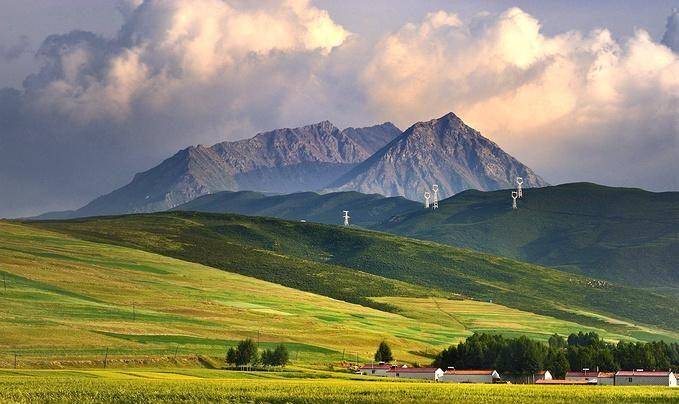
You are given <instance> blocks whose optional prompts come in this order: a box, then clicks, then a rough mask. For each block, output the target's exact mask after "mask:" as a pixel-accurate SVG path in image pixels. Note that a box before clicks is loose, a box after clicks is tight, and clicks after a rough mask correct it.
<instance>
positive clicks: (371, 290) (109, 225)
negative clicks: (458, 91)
mask: <svg viewBox="0 0 679 404" xmlns="http://www.w3.org/2000/svg"><path fill="white" fill-rule="evenodd" d="M28 225H30V226H32V227H37V228H42V229H47V230H52V231H58V232H62V233H65V234H69V235H71V236H73V237H77V238H82V239H86V240H89V241H95V242H102V243H107V244H116V245H121V246H125V247H129V248H135V249H141V250H144V251H148V252H152V253H156V254H161V255H165V256H169V257H173V258H177V259H182V260H185V261H190V262H195V263H201V264H203V265H207V266H211V267H214V268H219V269H223V270H226V271H230V272H236V273H239V274H241V275H245V276H251V277H254V278H258V279H261V280H265V281H270V282H275V283H278V284H281V285H284V286H288V287H293V288H295V289H300V290H304V291H308V292H312V293H317V294H321V295H324V296H328V297H333V298H336V299H341V300H345V301H348V302H353V303H359V304H362V305H366V306H370V307H374V308H378V309H385V310H391V309H393V308H390V307H385V306H384V303H379V304H378V302H377V301H375V300H372V298H374V297H379V296H408V295H409V296H413V297H422V296H427V295H429V294H432V293H434V294H438V295H441V294H445V293H448V294H451V293H452V294H457V295H460V296H465V297H468V298H474V299H478V300H489V299H492V301H493V302H494V303H496V304H500V305H503V306H506V307H510V308H513V309H517V310H522V311H529V312H534V313H537V314H540V315H546V316H551V317H555V318H558V319H561V320H567V321H573V322H577V323H580V324H584V325H589V326H595V327H599V328H605V329H608V330H612V331H615V332H618V333H625V334H627V335H634V336H643V335H646V336H648V332H647V331H643V329H644V327H645V326H644V324H646V325H652V326H655V327H661V328H665V329H667V330H670V331H671V332H675V331H676V330H677V329H679V315H678V314H679V308H677V306H676V304H674V301H672V300H671V299H669V298H667V297H665V296H662V295H659V294H654V293H650V292H647V291H643V290H639V289H633V288H629V287H624V286H620V285H618V284H615V283H610V282H602V281H597V280H596V279H592V278H589V277H584V276H578V275H573V274H568V273H565V272H561V271H558V270H554V269H549V268H545V267H540V266H536V265H532V264H526V263H521V262H517V261H513V260H510V259H506V258H500V257H496V256H490V255H487V254H483V253H478V252H474V251H470V250H464V249H458V248H453V247H450V246H446V245H441V244H436V243H432V242H428V241H419V240H413V239H407V238H402V237H397V236H393V235H389V234H383V233H376V232H372V231H365V230H358V229H348V228H343V227H338V226H328V225H322V224H314V223H300V222H287V221H282V220H278V219H269V218H252V217H244V216H236V215H225V214H210V213H195V212H168V213H157V214H148V215H130V216H121V217H101V218H92V219H77V220H71V221H48V222H29V223H28ZM635 324H636V325H635Z"/></svg>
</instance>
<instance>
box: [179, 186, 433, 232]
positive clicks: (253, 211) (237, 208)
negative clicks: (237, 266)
mask: <svg viewBox="0 0 679 404" xmlns="http://www.w3.org/2000/svg"><path fill="white" fill-rule="evenodd" d="M420 207H421V204H420V203H417V202H413V201H411V200H408V199H405V198H403V197H400V196H399V197H391V198H387V197H384V196H382V195H378V194H372V195H366V194H362V193H359V192H351V191H350V192H333V193H329V194H317V193H314V192H301V193H297V194H287V195H270V196H268V195H264V194H262V193H258V192H251V191H240V192H229V191H224V192H218V193H215V194H210V195H205V196H201V197H200V198H196V199H194V200H193V201H191V202H188V203H185V204H183V205H179V206H177V207H176V208H174V209H172V210H175V211H180V210H183V211H196V212H214V213H238V214H242V215H249V216H271V217H277V218H281V219H286V220H307V221H311V222H317V223H326V224H340V223H342V211H343V210H349V212H350V215H351V223H352V224H356V225H359V226H363V227H368V226H376V225H378V224H379V223H381V222H384V221H386V220H388V219H389V218H391V217H393V216H395V215H400V214H403V213H406V212H412V211H414V210H416V209H419V208H420Z"/></svg>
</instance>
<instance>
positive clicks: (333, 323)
mask: <svg viewBox="0 0 679 404" xmlns="http://www.w3.org/2000/svg"><path fill="white" fill-rule="evenodd" d="M0 272H2V274H3V278H4V280H5V282H6V284H7V289H6V290H4V289H3V288H2V285H0V300H1V301H2V305H0V326H1V327H2V331H3V332H2V333H0V365H2V366H5V367H12V366H13V365H14V364H13V361H14V353H18V354H19V356H18V366H19V367H27V366H46V367H64V366H65V367H72V366H101V362H102V361H103V358H104V357H105V355H106V353H105V352H106V349H107V348H108V350H109V352H108V353H109V356H110V357H109V358H108V360H109V366H144V365H146V366H151V365H154V361H150V360H149V361H143V360H141V361H134V360H132V359H128V360H122V359H119V358H120V357H127V358H139V357H158V358H160V357H165V358H166V359H167V358H168V357H171V358H172V359H171V360H170V359H168V360H166V361H165V362H164V363H157V366H168V365H173V364H174V365H175V366H176V365H181V364H182V363H183V362H189V363H186V365H187V366H189V365H195V361H193V362H191V361H190V360H189V359H188V358H189V357H195V355H196V354H200V355H206V356H209V357H212V364H214V365H215V366H219V365H221V362H220V361H219V358H220V357H222V356H223V353H224V351H225V349H226V347H228V346H231V345H234V344H235V343H236V341H237V340H239V339H242V338H245V337H251V338H254V339H258V340H259V341H260V342H261V344H262V346H263V347H266V346H269V345H273V344H275V343H277V342H285V343H286V344H288V347H289V349H290V351H291V356H292V359H293V361H296V362H299V363H309V362H312V363H324V364H325V363H328V362H333V361H334V362H339V361H341V360H342V358H343V357H344V359H346V360H349V359H351V360H354V359H355V357H356V354H358V355H359V359H361V360H365V359H369V358H370V356H371V354H372V352H373V351H374V349H375V346H376V345H377V344H378V343H379V342H380V341H381V340H383V339H385V340H387V341H389V342H390V343H391V344H392V346H393V347H394V350H395V354H396V356H397V358H399V359H401V360H408V361H420V362H427V361H428V360H429V359H428V358H426V357H423V356H422V353H425V354H426V353H427V352H429V353H433V352H434V351H435V350H437V349H441V348H443V347H446V346H448V345H449V344H452V343H456V342H457V341H459V340H461V339H463V338H465V337H466V336H468V335H470V334H471V333H472V332H474V331H488V332H496V333H503V334H507V335H515V334H527V335H537V334H539V336H540V337H541V338H545V337H546V336H547V335H549V334H551V333H554V332H560V333H568V332H573V331H578V330H590V329H591V328H588V327H583V326H580V325H578V324H576V323H571V322H566V321H562V320H558V319H555V318H551V317H547V316H537V315H535V314H533V313H528V312H522V311H518V310H514V309H509V308H506V307H503V306H500V305H495V304H493V305H490V304H487V303H481V302H475V301H471V300H464V301H462V300H449V299H444V298H436V300H435V301H436V302H437V303H436V304H437V305H439V306H442V307H443V309H444V310H445V311H447V312H450V313H453V312H455V315H456V316H457V318H458V319H457V320H452V319H451V318H450V317H447V316H440V315H438V314H439V312H438V311H436V310H433V311H432V307H430V306H431V305H432V301H433V300H432V298H405V297H404V298H393V297H388V298H376V300H378V301H381V302H383V303H388V304H389V305H391V306H393V307H395V308H397V310H396V312H394V313H392V312H385V311H380V310H376V309H373V308H368V307H364V306H360V305H356V304H351V303H347V302H342V301H339V300H335V299H331V298H328V297H324V296H320V295H316V294H312V293H307V292H302V291H299V290H295V289H291V288H286V287H283V286H280V285H276V284H272V283H269V282H265V281H261V280H258V279H254V278H251V277H247V276H242V275H238V274H234V273H230V272H226V271H221V270H217V269H214V268H210V267H207V266H203V265H200V264H194V263H189V262H185V261H181V260H177V259H172V258H167V257H164V256H160V255H157V254H152V253H147V252H143V251H139V250H135V249H131V248H126V247H120V246H113V245H106V244H100V243H92V242H88V241H82V240H78V239H75V238H72V237H69V236H65V235H62V234H59V233H53V232H50V231H46V230H42V229H36V228H32V227H27V226H23V225H19V224H10V223H2V222H0ZM403 299H408V300H403ZM404 302H407V304H406V305H403V303H404ZM463 310H467V311H468V312H469V313H471V314H468V315H466V316H463V315H462V314H461V313H462V312H461V311H463ZM474 313H475V314H474ZM494 316H495V317H496V318H498V317H501V318H505V319H508V318H511V319H512V320H511V321H497V322H496V323H495V325H493V317H494ZM463 317H464V318H463ZM458 320H459V321H458ZM536 321H538V322H541V324H542V327H541V329H540V331H539V332H536V330H535V328H536V326H535V324H534V323H535V322H536ZM593 330H595V331H597V332H600V333H601V334H602V335H603V336H605V337H607V338H611V339H618V338H625V337H624V336H621V335H617V334H611V333H607V332H606V331H605V330H600V329H593ZM343 351H344V355H343ZM175 353H177V354H178V359H174V355H175ZM161 362H162V361H161Z"/></svg>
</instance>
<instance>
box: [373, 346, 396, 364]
mask: <svg viewBox="0 0 679 404" xmlns="http://www.w3.org/2000/svg"><path fill="white" fill-rule="evenodd" d="M375 360H376V361H377V362H391V361H393V360H394V356H393V355H392V353H391V348H390V347H389V344H387V343H386V342H385V341H382V342H380V346H379V347H378V348H377V352H375Z"/></svg>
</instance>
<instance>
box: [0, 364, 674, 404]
mask: <svg viewBox="0 0 679 404" xmlns="http://www.w3.org/2000/svg"><path fill="white" fill-rule="evenodd" d="M38 381H39V382H38ZM528 400H530V401H531V402H536V403H573V402H591V403H661V402H677V400H679V389H677V388H669V387H612V386H600V387H591V386H535V385H468V384H467V385H465V384H444V383H431V382H403V381H386V380H367V378H366V380H349V379H347V378H344V379H318V378H310V379H295V378H288V377H287V376H285V375H283V376H281V375H277V374H275V373H268V374H261V375H255V374H234V373H232V372H225V371H211V372H209V371H201V372H195V371H193V372H191V371H181V370H179V371H165V372H162V371H156V370H152V371H134V372H107V371H81V372H74V371H68V372H64V371H42V372H37V371H25V372H9V371H4V372H0V401H2V402H3V403H32V402H41V403H57V402H64V401H69V402H78V403H90V402H98V403H101V402H105V403H107V402H111V403H113V402H115V403H138V402H145V403H154V402H219V401H222V402H267V403H327V402H345V403H383V402H406V403H419V402H459V403H517V402H526V401H528Z"/></svg>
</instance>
